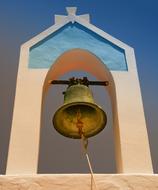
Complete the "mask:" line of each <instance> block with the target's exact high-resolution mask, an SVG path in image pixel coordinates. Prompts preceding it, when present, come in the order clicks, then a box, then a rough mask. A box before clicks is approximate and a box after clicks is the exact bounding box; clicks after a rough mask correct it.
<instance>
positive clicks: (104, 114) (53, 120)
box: [52, 102, 107, 139]
mask: <svg viewBox="0 0 158 190" xmlns="http://www.w3.org/2000/svg"><path fill="white" fill-rule="evenodd" d="M72 105H89V106H91V107H92V108H96V109H97V110H99V111H100V112H101V113H102V115H103V117H104V121H105V123H104V124H102V126H101V127H99V128H98V130H96V131H95V132H94V133H93V134H91V135H86V136H85V137H86V138H89V137H93V136H95V135H96V134H98V133H100V132H101V131H102V130H103V129H104V128H105V127H106V124H107V115H106V113H105V112H104V110H103V109H102V108H101V107H100V106H99V105H97V104H95V103H90V102H72V103H67V104H65V105H63V106H61V107H60V108H58V109H57V110H56V112H55V114H54V116H53V119H52V123H53V126H54V128H55V130H56V131H57V132H58V133H60V134H61V135H63V136H65V137H68V138H72V139H81V137H79V136H78V137H77V136H72V135H68V134H65V133H64V132H63V131H62V130H60V128H58V127H55V125H54V124H55V117H56V115H57V112H59V111H60V110H61V109H65V108H68V107H69V106H72Z"/></svg>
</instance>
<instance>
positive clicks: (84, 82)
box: [49, 77, 109, 87]
mask: <svg viewBox="0 0 158 190" xmlns="http://www.w3.org/2000/svg"><path fill="white" fill-rule="evenodd" d="M49 84H66V85H68V86H69V87H70V86H73V85H76V84H82V85H85V86H89V85H97V86H108V85H109V82H108V81H89V80H88V78H87V77H83V78H75V77H72V78H70V79H69V80H51V81H49Z"/></svg>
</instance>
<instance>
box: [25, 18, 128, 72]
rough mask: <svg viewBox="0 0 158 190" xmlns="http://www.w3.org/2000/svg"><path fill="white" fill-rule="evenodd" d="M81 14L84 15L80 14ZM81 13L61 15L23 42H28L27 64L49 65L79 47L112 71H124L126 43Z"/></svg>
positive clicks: (38, 66) (43, 66)
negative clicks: (50, 24)
mask: <svg viewBox="0 0 158 190" xmlns="http://www.w3.org/2000/svg"><path fill="white" fill-rule="evenodd" d="M83 16H84V15H83ZM83 16H82V15H81V16H76V15H68V16H63V20H62V16H61V17H60V19H57V20H60V22H59V23H56V24H55V25H53V26H52V27H50V28H48V29H47V30H46V31H44V32H42V33H41V34H39V35H37V36H36V37H34V38H33V39H31V40H30V41H28V42H26V43H25V45H26V44H28V46H29V64H28V67H29V68H33V69H35V68H36V69H38V68H39V69H45V68H46V69H48V68H49V67H50V66H51V65H52V64H53V62H55V60H56V59H57V58H58V57H59V56H60V55H61V54H62V53H64V52H66V51H68V50H71V49H74V48H80V49H85V50H88V51H90V52H92V53H93V54H95V55H96V56H97V57H99V58H100V59H101V60H102V62H103V63H104V64H106V66H107V67H108V68H109V69H110V70H114V71H127V70H128V69H127V63H126V52H125V51H126V48H128V47H129V46H127V45H126V44H124V43H123V42H121V41H119V40H117V39H115V38H114V37H112V36H110V35H109V34H107V33H106V32H104V31H102V30H100V29H99V28H97V27H95V26H94V25H92V24H90V23H89V20H87V19H84V17H85V16H84V17H83Z"/></svg>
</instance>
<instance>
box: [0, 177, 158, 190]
mask: <svg viewBox="0 0 158 190" xmlns="http://www.w3.org/2000/svg"><path fill="white" fill-rule="evenodd" d="M95 179H96V184H97V188H98V190H135V189H136V190H150V189H151V190H157V189H158V175H143V174H142V175H141V174H140V175H138V174H137V175H125V174H109V175H107V174H96V175H95ZM71 189H73V190H90V175H89V174H50V175H47V174H45V175H29V176H27V175H26V176H25V175H23V176H22V175H19V176H0V190H71Z"/></svg>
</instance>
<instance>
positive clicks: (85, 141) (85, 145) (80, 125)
mask: <svg viewBox="0 0 158 190" xmlns="http://www.w3.org/2000/svg"><path fill="white" fill-rule="evenodd" d="M83 126H84V123H83V122H82V120H81V112H80V110H78V111H77V123H76V127H77V128H78V133H79V135H80V137H81V143H82V145H83V150H84V154H85V156H86V159H87V162H88V166H89V170H90V172H91V190H93V183H94V186H95V189H96V190H97V189H98V188H97V186H96V182H95V178H94V173H93V169H92V165H91V162H90V159H89V155H88V151H87V148H88V139H87V138H86V137H85V136H84V132H83Z"/></svg>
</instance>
